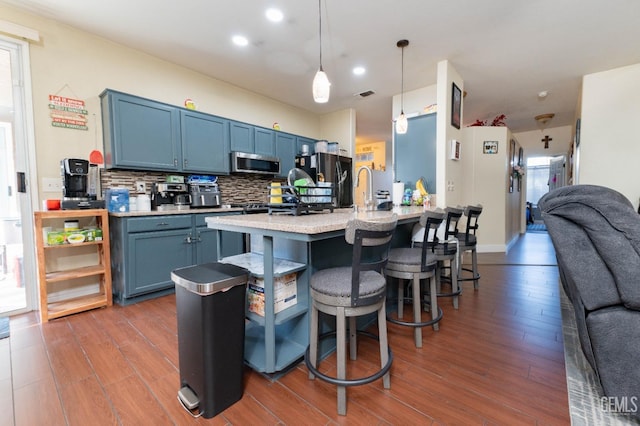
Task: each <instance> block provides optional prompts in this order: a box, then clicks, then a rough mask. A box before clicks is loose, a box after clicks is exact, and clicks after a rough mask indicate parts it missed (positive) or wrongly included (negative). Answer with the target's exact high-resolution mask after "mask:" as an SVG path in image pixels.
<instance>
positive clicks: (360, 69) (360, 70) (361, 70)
mask: <svg viewBox="0 0 640 426" xmlns="http://www.w3.org/2000/svg"><path fill="white" fill-rule="evenodd" d="M352 72H353V74H354V75H362V74H364V73H366V72H367V70H366V69H365V67H354V68H353V71H352Z"/></svg>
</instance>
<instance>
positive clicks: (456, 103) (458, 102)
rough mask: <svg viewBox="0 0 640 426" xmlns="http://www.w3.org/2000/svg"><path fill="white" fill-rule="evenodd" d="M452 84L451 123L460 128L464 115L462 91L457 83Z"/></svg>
mask: <svg viewBox="0 0 640 426" xmlns="http://www.w3.org/2000/svg"><path fill="white" fill-rule="evenodd" d="M451 84H452V87H451V125H452V126H453V127H455V128H456V129H459V128H460V119H461V117H460V116H461V115H462V91H461V90H460V88H459V87H458V86H456V84H455V83H451Z"/></svg>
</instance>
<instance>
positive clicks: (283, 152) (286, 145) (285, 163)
mask: <svg viewBox="0 0 640 426" xmlns="http://www.w3.org/2000/svg"><path fill="white" fill-rule="evenodd" d="M275 136H276V157H278V158H279V159H280V176H281V177H287V174H288V173H289V170H291V169H293V168H294V167H295V166H296V154H297V148H296V136H294V135H290V134H288V133H280V132H276V135H275Z"/></svg>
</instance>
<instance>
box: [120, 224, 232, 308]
mask: <svg viewBox="0 0 640 426" xmlns="http://www.w3.org/2000/svg"><path fill="white" fill-rule="evenodd" d="M211 215H213V214H208V215H207V214H206V213H202V214H177V215H160V216H158V215H150V216H136V217H116V216H110V217H109V227H110V233H111V235H110V237H111V278H112V287H113V296H114V301H115V302H116V303H118V304H121V305H128V304H131V303H136V302H139V301H142V300H146V299H150V298H154V297H158V296H163V295H166V294H170V293H172V292H174V283H173V281H172V280H171V271H173V270H174V269H177V268H182V267H186V266H191V265H196V264H200V263H206V262H214V261H216V260H218V253H217V247H218V237H217V233H216V231H214V230H210V229H209V228H207V227H206V226H204V227H203V226H202V224H203V223H205V222H204V217H206V216H211ZM227 234H229V235H227ZM222 238H223V240H222V247H223V252H226V251H229V252H230V254H238V253H241V252H242V251H243V250H244V237H243V236H242V235H241V234H232V233H223V235H222Z"/></svg>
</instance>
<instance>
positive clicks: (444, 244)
mask: <svg viewBox="0 0 640 426" xmlns="http://www.w3.org/2000/svg"><path fill="white" fill-rule="evenodd" d="M444 210H445V212H446V214H447V220H446V222H445V227H444V235H443V238H442V239H441V240H440V241H439V242H438V244H437V245H436V246H435V255H436V260H437V261H438V263H437V265H436V279H437V280H438V281H437V287H438V297H451V299H452V301H453V308H454V309H458V296H459V295H460V293H462V287H460V284H459V283H458V244H459V243H458V222H459V221H460V218H461V217H462V214H463V213H464V210H462V209H461V208H458V207H447V208H445V209H444ZM446 262H448V263H449V266H446V264H445V263H446ZM445 270H449V276H445V275H444V271H445ZM443 281H446V282H448V283H450V284H451V291H450V292H448V293H443V292H442V282H443Z"/></svg>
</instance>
